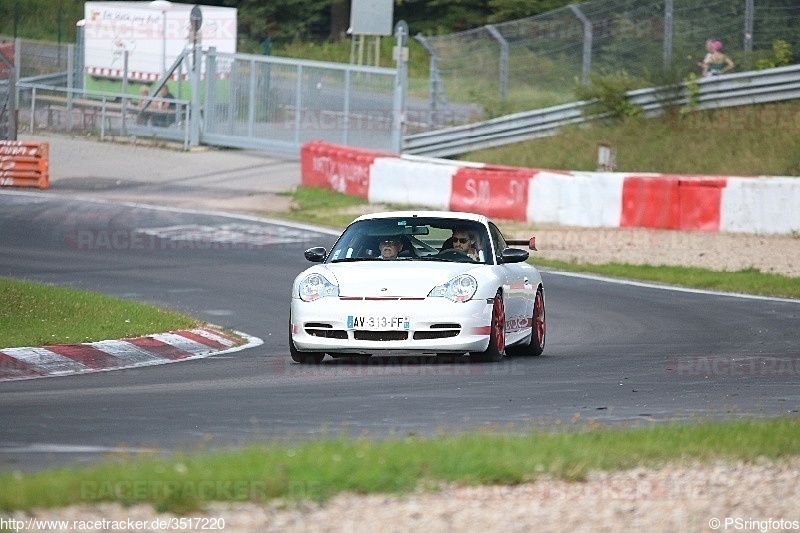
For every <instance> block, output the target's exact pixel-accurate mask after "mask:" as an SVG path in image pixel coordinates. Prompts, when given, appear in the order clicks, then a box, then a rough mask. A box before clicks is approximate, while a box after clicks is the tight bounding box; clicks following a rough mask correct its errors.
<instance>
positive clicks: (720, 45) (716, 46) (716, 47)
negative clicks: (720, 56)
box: [712, 41, 722, 52]
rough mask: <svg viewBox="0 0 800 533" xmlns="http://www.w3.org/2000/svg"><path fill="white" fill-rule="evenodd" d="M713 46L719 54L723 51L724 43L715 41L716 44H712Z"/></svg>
mask: <svg viewBox="0 0 800 533" xmlns="http://www.w3.org/2000/svg"><path fill="white" fill-rule="evenodd" d="M712 45H713V46H714V50H716V51H717V52H719V51H720V50H722V43H721V42H719V41H714V42H713V43H712Z"/></svg>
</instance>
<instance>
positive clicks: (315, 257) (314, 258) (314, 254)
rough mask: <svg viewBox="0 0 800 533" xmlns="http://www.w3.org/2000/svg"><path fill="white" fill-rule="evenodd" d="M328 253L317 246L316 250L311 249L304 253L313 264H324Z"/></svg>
mask: <svg viewBox="0 0 800 533" xmlns="http://www.w3.org/2000/svg"><path fill="white" fill-rule="evenodd" d="M327 253H328V251H327V250H326V249H325V248H323V247H322V246H317V247H315V248H309V249H308V250H306V251H305V252H303V255H304V256H305V257H306V259H308V260H309V261H311V262H312V263H322V262H323V261H324V260H325V255H326V254H327Z"/></svg>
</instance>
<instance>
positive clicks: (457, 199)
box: [301, 142, 800, 234]
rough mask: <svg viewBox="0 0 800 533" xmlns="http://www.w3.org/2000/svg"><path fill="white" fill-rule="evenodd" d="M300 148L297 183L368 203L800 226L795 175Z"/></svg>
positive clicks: (776, 229)
mask: <svg viewBox="0 0 800 533" xmlns="http://www.w3.org/2000/svg"><path fill="white" fill-rule="evenodd" d="M301 154H302V183H303V185H309V186H317V187H324V188H329V189H333V190H337V191H340V192H344V193H346V194H352V195H355V196H360V197H362V198H366V199H368V200H369V201H370V202H376V203H378V202H383V203H395V204H408V205H416V206H423V207H429V208H434V209H449V210H452V211H468V212H474V213H483V214H485V215H487V216H490V217H493V218H502V219H509V220H519V221H524V222H530V223H538V224H558V225H562V226H577V227H638V228H653V229H674V230H688V231H726V232H739V233H776V234H787V233H794V232H800V178H791V177H729V176H694V175H678V174H651V173H625V172H577V171H575V172H570V171H554V170H544V169H531V168H519V167H505V166H499V165H485V164H481V163H468V162H462V161H451V160H447V159H434V158H426V157H418V156H406V155H403V156H398V155H395V154H382V153H379V152H374V151H369V150H361V149H355V148H350V147H346V146H338V145H334V144H329V143H321V142H314V143H308V144H306V145H304V146H303V148H302V150H301Z"/></svg>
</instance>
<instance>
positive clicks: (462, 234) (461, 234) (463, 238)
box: [450, 228, 478, 261]
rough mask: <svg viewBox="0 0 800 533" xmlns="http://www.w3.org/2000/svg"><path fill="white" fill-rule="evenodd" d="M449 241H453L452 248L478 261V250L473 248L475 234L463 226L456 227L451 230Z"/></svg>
mask: <svg viewBox="0 0 800 533" xmlns="http://www.w3.org/2000/svg"><path fill="white" fill-rule="evenodd" d="M450 242H451V243H453V249H454V250H459V251H461V252H464V253H465V254H467V255H468V256H469V258H470V259H472V260H474V261H478V250H476V249H475V236H474V235H473V234H472V233H470V232H469V231H467V230H465V229H463V228H456V229H454V230H453V235H452V236H451V237H450Z"/></svg>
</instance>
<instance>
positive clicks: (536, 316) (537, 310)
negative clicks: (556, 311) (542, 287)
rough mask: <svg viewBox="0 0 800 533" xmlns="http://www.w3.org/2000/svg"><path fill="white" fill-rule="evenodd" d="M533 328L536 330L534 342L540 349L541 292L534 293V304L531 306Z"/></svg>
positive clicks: (541, 328) (542, 342) (542, 324)
mask: <svg viewBox="0 0 800 533" xmlns="http://www.w3.org/2000/svg"><path fill="white" fill-rule="evenodd" d="M533 327H534V328H535V329H536V341H537V342H538V343H539V346H540V347H541V346H542V345H543V344H544V333H545V323H544V297H543V296H542V293H541V291H539V292H537V293H536V302H535V303H534V305H533Z"/></svg>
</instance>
